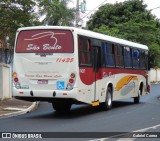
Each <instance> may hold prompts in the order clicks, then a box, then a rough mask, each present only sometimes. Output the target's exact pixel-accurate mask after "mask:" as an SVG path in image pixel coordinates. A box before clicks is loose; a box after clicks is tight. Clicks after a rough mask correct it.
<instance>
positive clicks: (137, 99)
mask: <svg viewBox="0 0 160 141" xmlns="http://www.w3.org/2000/svg"><path fill="white" fill-rule="evenodd" d="M140 95H141V91H140V90H139V91H138V96H137V97H134V103H135V104H138V103H139V102H140Z"/></svg>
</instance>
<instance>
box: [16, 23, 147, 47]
mask: <svg viewBox="0 0 160 141" xmlns="http://www.w3.org/2000/svg"><path fill="white" fill-rule="evenodd" d="M33 29H69V30H74V31H75V32H76V33H77V34H78V35H84V36H88V37H91V38H96V39H101V40H105V41H109V42H113V43H117V44H121V45H124V46H130V47H135V48H141V49H144V50H148V47H147V46H146V45H143V44H139V43H135V42H131V41H127V40H124V39H120V38H116V37H113V36H108V35H104V34H101V33H96V32H93V31H89V30H85V29H80V28H75V27H68V26H32V27H23V28H19V29H18V30H19V31H21V30H33Z"/></svg>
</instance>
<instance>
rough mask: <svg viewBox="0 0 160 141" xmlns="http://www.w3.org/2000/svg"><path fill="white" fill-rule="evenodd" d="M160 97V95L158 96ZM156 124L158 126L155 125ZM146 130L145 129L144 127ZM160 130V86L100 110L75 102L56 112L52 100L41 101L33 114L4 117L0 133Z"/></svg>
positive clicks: (0, 120) (154, 86) (0, 124)
mask: <svg viewBox="0 0 160 141" xmlns="http://www.w3.org/2000/svg"><path fill="white" fill-rule="evenodd" d="M158 97H159V98H158ZM153 126H154V128H152V127H153ZM142 129H144V130H142ZM137 130H140V131H147V130H148V131H153V132H155V131H158V132H160V85H152V87H151V94H150V95H148V96H143V97H141V103H140V104H134V103H133V99H126V100H123V101H116V102H114V103H113V109H112V110H111V111H97V110H95V109H94V108H93V107H90V106H87V105H80V106H79V105H78V106H76V105H74V106H73V107H72V110H71V112H70V113H69V114H56V113H55V112H54V110H53V109H52V106H51V104H50V103H45V102H44V103H40V105H39V108H38V109H37V110H36V111H34V112H31V113H28V114H24V115H20V116H17V117H10V118H5V119H0V132H130V131H137Z"/></svg>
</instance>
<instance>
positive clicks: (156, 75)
mask: <svg viewBox="0 0 160 141" xmlns="http://www.w3.org/2000/svg"><path fill="white" fill-rule="evenodd" d="M149 75H150V81H151V82H160V69H157V70H155V69H151V70H150V72H149Z"/></svg>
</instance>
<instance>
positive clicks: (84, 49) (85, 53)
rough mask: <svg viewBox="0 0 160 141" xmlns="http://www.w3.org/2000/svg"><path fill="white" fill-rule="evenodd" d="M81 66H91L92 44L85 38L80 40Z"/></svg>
mask: <svg viewBox="0 0 160 141" xmlns="http://www.w3.org/2000/svg"><path fill="white" fill-rule="evenodd" d="M78 49H79V64H80V65H89V66H91V42H90V39H87V38H85V37H79V38H78Z"/></svg>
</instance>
